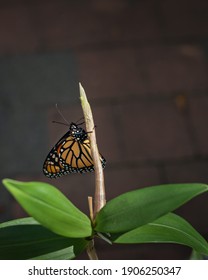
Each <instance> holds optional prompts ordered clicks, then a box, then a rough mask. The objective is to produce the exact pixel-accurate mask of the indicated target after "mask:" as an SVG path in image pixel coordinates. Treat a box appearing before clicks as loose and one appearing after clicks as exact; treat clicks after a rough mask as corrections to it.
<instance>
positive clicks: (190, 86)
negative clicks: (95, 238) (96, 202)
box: [0, 0, 208, 259]
mask: <svg viewBox="0 0 208 280" xmlns="http://www.w3.org/2000/svg"><path fill="white" fill-rule="evenodd" d="M207 15H208V1H207V0H200V1H194V0H180V1H179V0H137V1H136V0H113V1H112V0H89V1H84V0H76V1H75V0H72V1H69V0H58V1H55V0H31V1H26V0H18V1H15V0H5V1H2V0H1V1H0V123H1V126H0V131H1V137H0V149H1V157H0V176H1V179H2V178H5V177H9V178H13V179H17V180H24V181H38V180H39V181H45V182H48V183H51V184H54V185H55V186H57V187H58V188H59V189H61V191H63V192H64V193H65V194H66V195H67V196H68V197H69V198H70V200H71V201H72V202H73V203H74V204H75V205H76V206H78V207H79V208H81V210H82V211H84V212H85V213H86V214H88V212H89V211H88V203H87V196H93V195H94V175H93V173H92V174H85V175H79V174H72V175H68V176H65V177H62V178H60V179H48V178H46V177H44V175H43V173H42V165H43V162H44V160H45V157H46V156H47V154H48V152H49V151H50V149H51V148H52V146H53V145H54V144H55V143H56V142H57V141H58V140H59V138H61V136H62V135H63V134H65V133H66V131H67V127H65V126H62V125H58V124H53V123H52V121H53V120H56V121H62V119H61V118H60V115H59V114H58V112H57V110H56V108H55V104H56V103H58V105H59V109H60V110H61V112H62V113H63V114H64V116H65V118H66V119H67V120H68V121H69V122H76V121H77V120H78V119H80V118H81V117H82V111H81V107H80V102H79V90H78V82H79V81H80V82H81V83H82V85H83V86H84V88H85V91H86V93H87V95H88V98H89V101H90V103H91V106H92V109H93V113H94V119H95V123H96V126H97V128H96V132H97V140H98V145H99V149H100V152H101V153H102V154H103V155H104V157H105V158H106V159H107V166H106V169H105V183H106V192H107V199H108V200H109V199H111V198H113V197H115V196H117V195H119V194H121V193H123V192H126V191H129V190H133V189H136V188H140V187H145V186H150V185H157V184H166V183H180V182H182V183H183V182H203V183H208V129H207V127H208V79H207V77H208V16H207ZM176 213H178V214H180V215H182V216H183V217H184V218H185V219H187V220H188V221H189V222H190V223H191V224H192V225H193V226H194V227H195V228H196V229H197V230H198V231H199V232H200V233H201V234H202V235H203V236H204V237H205V238H206V239H207V238H208V224H207V214H208V195H207V194H203V195H201V196H199V197H197V198H195V199H193V200H192V201H190V202H189V203H187V204H186V205H185V206H183V207H181V208H180V209H178V210H177V211H176ZM23 216H26V213H25V212H24V211H23V210H22V209H21V207H20V206H19V205H18V204H17V202H16V201H15V200H14V199H13V198H12V197H11V196H10V194H9V193H8V192H7V191H6V190H5V188H4V187H3V186H1V188H0V221H1V222H2V221H6V220H8V219H13V218H19V217H23ZM97 250H98V255H99V257H100V258H101V259H186V258H188V257H189V255H190V253H191V250H190V249H189V248H186V247H184V246H180V245H174V244H162V245H161V244H144V245H136V246H135V245H128V246H127V245H113V246H110V245H108V244H104V243H103V242H100V241H99V242H97ZM80 259H87V256H86V254H85V253H84V254H82V255H81V256H80Z"/></svg>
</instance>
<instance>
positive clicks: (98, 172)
mask: <svg viewBox="0 0 208 280" xmlns="http://www.w3.org/2000/svg"><path fill="white" fill-rule="evenodd" d="M79 89H80V99H81V105H82V110H83V113H84V118H85V124H86V130H87V132H90V133H89V134H88V135H89V139H90V145H91V154H92V159H93V163H94V168H95V197H94V211H93V219H95V216H96V214H97V213H98V212H99V211H100V209H101V208H102V207H103V206H104V205H105V203H106V198H105V184H104V175H103V168H102V165H101V161H100V154H99V152H98V147H97V142H96V135H95V125H94V121H93V115H92V111H91V108H90V104H89V102H88V100H87V96H86V94H85V91H84V89H83V87H82V85H81V84H80V83H79Z"/></svg>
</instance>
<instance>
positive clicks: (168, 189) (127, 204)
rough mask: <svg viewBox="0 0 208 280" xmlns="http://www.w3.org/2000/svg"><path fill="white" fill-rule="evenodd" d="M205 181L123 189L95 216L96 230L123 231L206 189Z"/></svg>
mask: <svg viewBox="0 0 208 280" xmlns="http://www.w3.org/2000/svg"><path fill="white" fill-rule="evenodd" d="M207 190H208V186H207V185H205V184H172V185H161V186H154V187H148V188H143V189H138V190H134V191H131V192H127V193H124V194H122V195H120V196H118V197H116V198H114V199H112V200H111V201H109V202H108V203H107V204H106V205H105V206H104V207H103V208H102V209H101V210H100V212H99V213H98V215H97V217H96V227H95V230H96V231H99V232H106V233H107V232H109V233H116V232H126V231H129V230H131V229H134V228H136V227H139V226H142V225H145V224H147V223H149V222H152V221H154V220H155V219H157V218H159V217H161V216H163V215H165V214H167V213H168V212H171V211H173V210H174V209H176V208H178V207H179V206H181V205H182V204H184V203H185V202H187V201H188V200H190V199H191V198H193V197H195V196H197V195H199V194H201V193H203V192H206V191H207Z"/></svg>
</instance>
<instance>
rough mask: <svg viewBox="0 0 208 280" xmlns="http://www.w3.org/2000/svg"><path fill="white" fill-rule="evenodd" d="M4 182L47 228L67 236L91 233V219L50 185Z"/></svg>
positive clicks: (26, 209) (28, 211) (29, 211)
mask: <svg viewBox="0 0 208 280" xmlns="http://www.w3.org/2000/svg"><path fill="white" fill-rule="evenodd" d="M3 184H4V185H5V187H6V188H7V189H8V190H9V191H10V192H11V194H12V195H13V196H14V197H15V198H16V200H17V201H18V202H19V203H20V204H21V206H22V207H23V208H24V209H25V211H26V212H27V213H28V214H29V215H30V216H32V217H33V218H34V219H36V220H37V221H38V222H39V223H40V224H42V225H43V226H44V227H46V228H48V229H50V230H51V231H53V232H55V233H57V234H60V235H63V236H66V237H75V238H79V237H88V236H90V235H91V233H92V228H91V222H90V219H89V218H88V217H87V216H86V215H85V214H84V213H82V212H81V211H80V210H79V209H78V208H76V207H75V206H74V205H73V204H72V203H71V202H70V201H69V200H68V199H67V198H66V197H65V196H64V195H63V194H62V193H61V192H60V191H59V190H58V189H56V188H55V187H53V186H51V185H50V184H46V183H43V182H27V183H24V182H19V181H15V180H10V179H4V180H3Z"/></svg>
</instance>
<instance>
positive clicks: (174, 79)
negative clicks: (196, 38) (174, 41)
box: [139, 45, 208, 95]
mask: <svg viewBox="0 0 208 280" xmlns="http://www.w3.org/2000/svg"><path fill="white" fill-rule="evenodd" d="M141 57H142V61H143V72H144V75H145V77H146V79H145V81H146V84H145V87H146V90H147V91H148V92H151V93H153V94H158V93H160V92H161V93H163V94H164V95H167V94H169V93H171V94H172V93H173V92H177V91H179V92H188V91H194V90H204V89H207V88H208V83H207V74H206V71H207V70H206V60H205V53H204V50H203V49H202V48H200V47H198V46H194V45H178V46H174V45H172V46H158V47H155V46H154V47H147V48H144V49H141V50H140V54H139V59H140V60H141Z"/></svg>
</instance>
